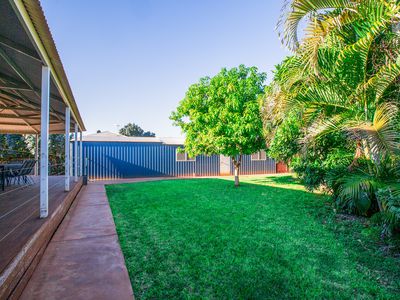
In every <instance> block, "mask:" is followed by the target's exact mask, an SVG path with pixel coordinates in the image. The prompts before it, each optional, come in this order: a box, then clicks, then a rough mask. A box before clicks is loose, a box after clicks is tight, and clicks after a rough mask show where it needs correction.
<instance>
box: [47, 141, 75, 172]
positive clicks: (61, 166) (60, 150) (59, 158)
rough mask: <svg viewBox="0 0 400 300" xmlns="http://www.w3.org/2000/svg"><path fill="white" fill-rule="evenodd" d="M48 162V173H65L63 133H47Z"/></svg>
mask: <svg viewBox="0 0 400 300" xmlns="http://www.w3.org/2000/svg"><path fill="white" fill-rule="evenodd" d="M71 136H72V135H71ZM71 147H73V146H71ZM49 164H50V166H49V173H50V175H61V174H64V173H65V135H64V134H50V135H49Z"/></svg>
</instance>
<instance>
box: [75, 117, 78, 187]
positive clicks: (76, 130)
mask: <svg viewBox="0 0 400 300" xmlns="http://www.w3.org/2000/svg"><path fill="white" fill-rule="evenodd" d="M74 181H75V182H78V123H76V122H75V135H74Z"/></svg>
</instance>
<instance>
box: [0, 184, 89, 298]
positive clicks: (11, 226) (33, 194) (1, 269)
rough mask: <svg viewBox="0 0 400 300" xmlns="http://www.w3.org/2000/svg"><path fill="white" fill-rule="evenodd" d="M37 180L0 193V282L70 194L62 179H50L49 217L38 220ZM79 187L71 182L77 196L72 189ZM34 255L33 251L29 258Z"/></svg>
mask: <svg viewBox="0 0 400 300" xmlns="http://www.w3.org/2000/svg"><path fill="white" fill-rule="evenodd" d="M38 181H39V180H38V178H35V184H34V185H31V186H25V187H22V188H21V187H6V190H5V191H4V192H0V275H1V276H0V279H1V280H0V281H2V280H3V279H4V278H3V276H4V274H3V273H5V272H6V269H9V267H10V263H11V262H12V261H13V259H14V258H16V257H17V255H21V252H24V251H25V250H26V245H27V243H29V241H30V240H31V239H32V237H33V236H34V235H35V234H36V233H37V232H38V231H39V229H41V227H42V225H44V224H45V223H46V222H49V221H50V219H51V216H52V214H53V213H54V212H55V211H56V210H57V208H58V207H60V204H62V203H63V201H64V200H65V199H67V198H71V192H70V193H68V192H65V191H64V177H63V176H51V177H49V217H48V218H46V219H40V218H39V193H40V186H39V182H38ZM80 185H81V181H80V182H79V183H78V184H77V183H75V182H73V180H72V179H71V189H70V190H71V191H74V193H76V192H77V191H76V189H75V187H76V188H78V187H79V186H80ZM60 221H61V220H60ZM49 234H52V233H49ZM46 235H47V234H46ZM46 238H47V236H46ZM46 238H43V240H46ZM48 238H50V236H49V237H48ZM35 255H36V253H34V251H33V253H32V256H33V257H34V256H35ZM22 272H23V270H22ZM0 283H1V282H0ZM0 294H1V293H0ZM0 298H1V297H0Z"/></svg>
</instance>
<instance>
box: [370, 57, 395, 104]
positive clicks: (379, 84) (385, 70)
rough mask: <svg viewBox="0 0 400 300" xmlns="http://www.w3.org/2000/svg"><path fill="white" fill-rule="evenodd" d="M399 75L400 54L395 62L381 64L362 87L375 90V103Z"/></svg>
mask: <svg viewBox="0 0 400 300" xmlns="http://www.w3.org/2000/svg"><path fill="white" fill-rule="evenodd" d="M399 76H400V56H399V57H398V59H397V61H396V62H394V63H390V64H388V65H384V66H382V67H381V68H380V70H379V71H378V72H377V73H376V74H375V75H374V76H373V77H371V78H370V79H369V80H368V82H367V83H366V84H365V85H364V87H363V89H364V90H373V91H375V103H379V101H380V100H381V97H382V96H383V94H384V93H385V91H386V90H387V89H388V87H389V86H390V85H392V84H393V83H394V82H395V80H397V78H398V77H399Z"/></svg>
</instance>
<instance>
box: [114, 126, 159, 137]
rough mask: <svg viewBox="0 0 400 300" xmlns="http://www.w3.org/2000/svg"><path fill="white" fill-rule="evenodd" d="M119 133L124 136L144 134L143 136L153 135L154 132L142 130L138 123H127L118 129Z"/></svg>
mask: <svg viewBox="0 0 400 300" xmlns="http://www.w3.org/2000/svg"><path fill="white" fill-rule="evenodd" d="M119 134H122V135H125V136H144V137H154V136H156V134H155V133H154V132H151V131H144V130H143V129H142V128H141V127H140V126H139V125H136V124H135V123H128V124H126V125H125V126H124V127H123V128H121V129H120V130H119Z"/></svg>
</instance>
